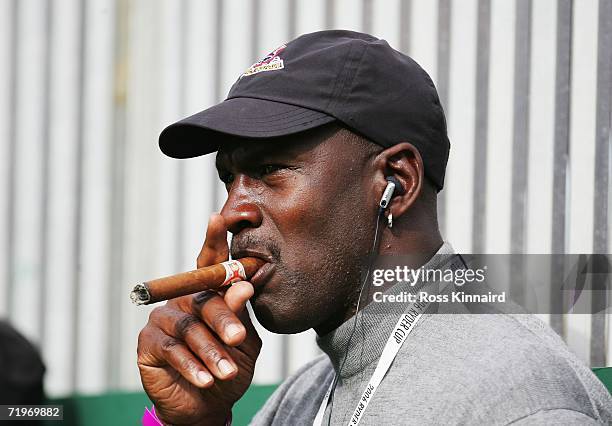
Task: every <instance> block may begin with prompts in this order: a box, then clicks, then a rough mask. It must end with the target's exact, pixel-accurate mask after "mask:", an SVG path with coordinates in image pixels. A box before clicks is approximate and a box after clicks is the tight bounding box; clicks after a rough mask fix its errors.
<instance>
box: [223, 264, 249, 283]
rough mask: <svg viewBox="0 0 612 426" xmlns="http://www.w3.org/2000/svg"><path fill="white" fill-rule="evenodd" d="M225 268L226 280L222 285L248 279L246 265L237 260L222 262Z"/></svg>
mask: <svg viewBox="0 0 612 426" xmlns="http://www.w3.org/2000/svg"><path fill="white" fill-rule="evenodd" d="M222 265H223V267H224V268H225V280H224V281H223V284H222V285H228V284H231V283H235V282H236V281H241V280H246V272H244V266H242V263H240V262H238V261H237V260H228V261H227V262H223V263H222Z"/></svg>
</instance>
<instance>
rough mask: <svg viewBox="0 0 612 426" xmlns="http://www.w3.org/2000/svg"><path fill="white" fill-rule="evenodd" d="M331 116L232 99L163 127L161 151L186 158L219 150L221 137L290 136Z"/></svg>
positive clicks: (278, 105)
mask: <svg viewBox="0 0 612 426" xmlns="http://www.w3.org/2000/svg"><path fill="white" fill-rule="evenodd" d="M334 120H335V118H334V117H332V116H331V115H328V114H325V113H322V112H319V111H314V110H311V109H307V108H302V107H299V106H295V105H289V104H285V103H281V102H275V101H269V100H264V99H255V98H232V99H228V100H225V101H223V102H221V103H220V104H218V105H215V106H213V107H211V108H208V109H206V110H204V111H201V112H199V113H197V114H194V115H192V116H191V117H187V118H185V119H183V120H181V121H178V122H176V123H174V124H171V125H170V126H168V127H166V128H165V129H164V130H163V131H162V132H161V134H160V135H159V147H160V148H161V150H162V152H163V153H164V154H166V155H168V156H170V157H174V158H190V157H197V156H199V155H204V154H208V153H211V152H214V151H216V150H217V149H219V146H220V145H221V144H222V143H223V139H224V137H226V136H228V135H230V136H238V137H244V138H253V139H264V138H274V137H279V136H286V135H292V134H295V133H299V132H303V131H305V130H308V129H313V128H315V127H319V126H322V125H323V124H326V123H330V122H332V121H334Z"/></svg>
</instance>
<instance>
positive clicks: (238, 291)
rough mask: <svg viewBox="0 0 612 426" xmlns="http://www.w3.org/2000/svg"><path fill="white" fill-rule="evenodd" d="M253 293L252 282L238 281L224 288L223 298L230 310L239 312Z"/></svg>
mask: <svg viewBox="0 0 612 426" xmlns="http://www.w3.org/2000/svg"><path fill="white" fill-rule="evenodd" d="M253 294H255V289H254V288H253V284H251V283H250V282H248V281H238V282H236V283H234V284H232V285H231V286H230V287H229V288H228V289H227V290H226V292H225V294H224V296H223V299H224V300H225V303H226V304H227V306H228V307H229V308H230V309H231V310H232V312H234V313H240V312H242V311H243V310H244V307H245V306H246V304H247V302H248V301H249V299H250V298H251V297H253Z"/></svg>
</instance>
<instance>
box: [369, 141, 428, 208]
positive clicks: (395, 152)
mask: <svg viewBox="0 0 612 426" xmlns="http://www.w3.org/2000/svg"><path fill="white" fill-rule="evenodd" d="M374 164H375V167H376V169H377V171H376V188H377V190H378V188H380V191H379V193H380V195H381V196H382V193H383V191H384V190H385V187H386V186H387V181H386V177H387V176H393V177H394V178H395V179H397V180H398V182H399V183H400V184H401V185H402V187H403V189H404V191H399V190H397V189H396V191H395V192H394V194H393V198H392V199H391V202H390V203H389V207H387V211H388V212H391V213H392V214H393V217H395V218H398V217H400V216H401V215H403V214H404V213H406V211H408V209H410V208H411V207H412V205H413V204H414V202H415V201H416V199H417V198H418V197H419V195H420V194H421V189H422V186H423V179H424V169H423V159H422V158H421V154H420V153H419V151H418V149H416V148H415V147H414V145H412V144H411V143H409V142H401V143H399V144H397V145H393V146H392V147H389V148H387V149H385V150H384V151H381V152H380V153H379V154H378V155H377V157H376V159H375V160H374ZM379 199H380V196H379ZM377 201H378V200H377Z"/></svg>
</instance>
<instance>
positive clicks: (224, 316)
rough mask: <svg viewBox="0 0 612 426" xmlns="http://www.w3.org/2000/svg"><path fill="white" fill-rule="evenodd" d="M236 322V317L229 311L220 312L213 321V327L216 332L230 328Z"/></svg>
mask: <svg viewBox="0 0 612 426" xmlns="http://www.w3.org/2000/svg"><path fill="white" fill-rule="evenodd" d="M235 323H236V321H234V316H233V315H232V314H231V313H230V312H227V311H220V312H218V313H217V314H216V315H215V316H214V317H213V318H212V321H211V325H212V327H213V329H215V330H223V329H224V328H225V327H227V326H229V325H230V324H235Z"/></svg>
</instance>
